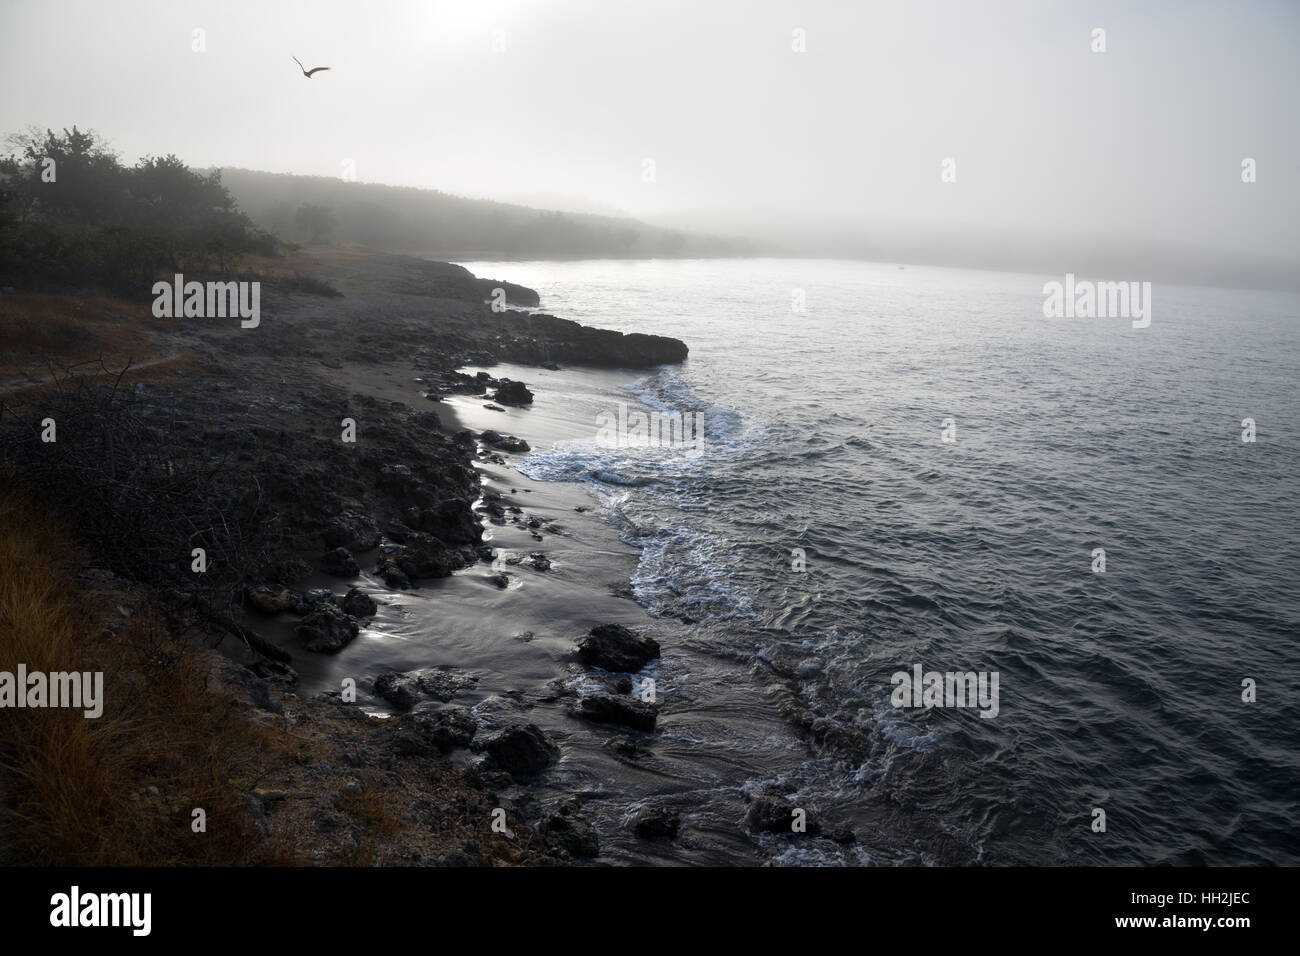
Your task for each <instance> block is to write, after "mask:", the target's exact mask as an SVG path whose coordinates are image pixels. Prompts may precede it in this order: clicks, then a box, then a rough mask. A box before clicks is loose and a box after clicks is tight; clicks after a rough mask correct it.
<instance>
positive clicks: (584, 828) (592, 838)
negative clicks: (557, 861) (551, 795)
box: [537, 802, 600, 857]
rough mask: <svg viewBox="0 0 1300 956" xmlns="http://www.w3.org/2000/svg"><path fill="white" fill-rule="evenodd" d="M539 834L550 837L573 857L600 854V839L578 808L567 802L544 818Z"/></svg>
mask: <svg viewBox="0 0 1300 956" xmlns="http://www.w3.org/2000/svg"><path fill="white" fill-rule="evenodd" d="M537 832H539V833H541V834H544V835H545V836H549V837H550V838H551V839H553V840H554V841H555V842H556V843H558V844H559V845H560V846H561V847H562V848H563V849H564V850H565V851H566V852H567V853H569V854H570V855H571V856H585V857H592V856H598V855H599V854H600V838H599V837H598V836H597V835H596V828H595V827H593V826H592V825H591V824H590V823H589V822H588V821H587V820H586V819H585V818H584V817H583V816H582V815H581V814H579V812H578V810H577V808H576V807H574V806H573V805H572V804H570V803H568V802H566V803H563V804H561V805H560V806H559V807H557V808H556V809H554V810H551V811H550V812H548V813H547V814H546V815H545V816H543V817H542V819H541V822H540V823H539V824H538V825H537Z"/></svg>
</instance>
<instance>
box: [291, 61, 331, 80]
mask: <svg viewBox="0 0 1300 956" xmlns="http://www.w3.org/2000/svg"><path fill="white" fill-rule="evenodd" d="M293 62H295V63H297V64H298V69H300V70H302V75H303V76H305V77H307V79H309V80H310V79H311V75H312V74H313V73H319V72H320V71H321V70H328V69H329V67H328V66H314V67H312V68H311V69H310V70H309V69H307V68H306V67H305V66H303V65H302V60H300V59H298V58H297V57H296V56H295V57H294V58H293Z"/></svg>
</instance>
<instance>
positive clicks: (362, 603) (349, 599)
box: [343, 588, 379, 621]
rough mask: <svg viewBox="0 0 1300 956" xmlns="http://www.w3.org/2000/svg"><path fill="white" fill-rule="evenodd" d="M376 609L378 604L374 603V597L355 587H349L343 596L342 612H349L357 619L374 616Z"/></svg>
mask: <svg viewBox="0 0 1300 956" xmlns="http://www.w3.org/2000/svg"><path fill="white" fill-rule="evenodd" d="M378 610H379V605H377V604H376V603H375V599H374V598H372V597H371V596H370V595H369V594H366V593H365V592H364V591H360V590H358V589H357V588H350V589H349V590H348V593H347V594H345V595H344V596H343V613H344V614H351V615H352V616H353V617H355V618H356V619H357V620H358V621H360V620H362V619H363V618H367V617H374V616H375V613H376V612H377V611H378Z"/></svg>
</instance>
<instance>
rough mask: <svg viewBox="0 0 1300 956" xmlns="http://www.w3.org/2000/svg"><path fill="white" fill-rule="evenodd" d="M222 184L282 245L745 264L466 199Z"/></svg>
mask: <svg viewBox="0 0 1300 956" xmlns="http://www.w3.org/2000/svg"><path fill="white" fill-rule="evenodd" d="M221 182H222V184H223V185H224V186H225V187H226V189H228V190H229V191H230V194H231V195H232V196H233V197H234V198H235V201H236V202H237V203H238V205H239V208H240V209H241V210H242V211H243V212H245V213H246V214H247V215H248V216H249V217H250V218H251V219H252V220H253V221H254V222H255V223H257V224H258V225H259V226H261V227H262V228H264V229H266V230H267V231H268V232H271V233H273V234H275V235H277V236H280V237H282V238H286V239H299V240H307V239H318V240H319V239H323V240H328V241H345V242H359V243H363V244H365V245H367V246H370V247H371V248H375V249H384V250H388V251H391V252H406V253H412V254H417V255H426V256H438V257H442V258H449V259H458V258H459V259H469V258H507V259H508V258H515V257H518V258H559V259H563V258H647V257H683V258H686V257H695V256H743V255H749V254H751V253H752V249H751V247H750V244H749V243H748V242H747V241H746V240H743V239H729V238H724V237H719V236H708V235H701V234H696V233H688V232H683V231H681V230H677V229H671V228H664V227H660V226H651V225H647V224H646V223H643V222H639V221H637V220H635V219H624V218H616V217H611V216H597V215H591V214H588V213H571V212H556V211H549V210H542V209H533V208H530V207H528V206H519V205H512V204H510V203H499V202H492V201H491V200H486V199H466V198H463V197H461V196H453V195H450V194H448V193H443V192H438V191H436V190H430V189H415V188H411V187H405V186H386V185H383V184H379V183H355V182H346V181H344V180H342V179H335V178H330V177H325V176H297V175H293V174H289V173H266V172H259V171H257V170H250V169H236V168H223V169H221Z"/></svg>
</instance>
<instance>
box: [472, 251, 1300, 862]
mask: <svg viewBox="0 0 1300 956" xmlns="http://www.w3.org/2000/svg"><path fill="white" fill-rule="evenodd" d="M462 264H463V265H465V266H466V267H467V268H468V269H470V271H472V272H473V273H474V274H476V275H478V276H482V277H487V278H501V279H509V280H510V281H513V282H518V283H522V284H524V285H526V286H529V287H532V288H534V289H536V290H537V291H538V292H539V294H540V296H541V306H540V311H543V312H546V313H550V314H555V315H559V316H562V317H565V318H570V319H574V320H577V321H579V322H581V323H583V324H587V325H594V326H599V327H603V328H611V329H616V330H619V331H623V332H645V333H654V334H660V335H669V336H674V337H677V338H680V339H682V340H683V341H685V342H686V343H687V344H688V346H689V348H690V355H689V358H688V359H687V361H685V362H684V363H682V364H681V365H675V366H665V367H662V368H657V369H653V370H649V371H645V370H640V371H625V372H615V373H601V374H594V373H583V372H580V371H575V370H566V369H560V370H559V371H555V372H539V371H538V370H535V369H519V370H517V374H518V376H519V377H523V378H525V380H527V381H529V383H530V387H531V386H534V385H535V386H537V388H538V390H539V397H538V400H537V401H538V407H539V408H540V407H541V406H542V405H549V406H551V411H550V412H549V413H548V414H550V415H551V416H553V417H554V416H558V418H559V419H562V420H563V423H562V426H561V427H556V425H555V422H554V421H552V423H551V425H550V427H545V428H540V429H534V430H533V431H532V432H531V433H530V431H529V425H528V423H527V421H526V420H524V421H516V422H514V423H512V424H511V427H512V428H515V429H516V431H517V433H518V434H522V435H525V436H527V437H528V438H529V440H530V441H533V442H534V448H533V451H532V452H531V453H530V454H528V455H526V456H522V457H518V458H517V459H516V460H515V461H513V462H512V464H511V467H513V468H514V469H515V470H516V471H517V472H518V473H519V474H520V475H522V476H525V477H526V478H527V479H530V480H531V481H533V482H541V483H548V484H549V483H563V484H566V485H569V486H572V487H573V488H581V489H582V491H583V493H584V494H585V495H587V496H588V498H589V499H590V504H591V508H592V510H591V513H590V516H591V517H593V518H598V519H599V520H601V521H603V522H606V523H607V524H608V526H609V527H610V528H611V529H612V530H613V531H614V532H615V533H616V534H617V537H618V539H619V541H620V542H621V544H622V545H623V546H625V547H626V548H627V549H628V550H629V551H630V552H631V553H632V554H633V555H634V558H633V560H631V561H629V562H628V565H627V566H628V567H629V568H630V573H629V575H628V579H629V582H630V595H631V596H632V597H633V598H634V599H635V602H636V603H637V604H639V605H640V606H641V608H643V609H644V611H645V612H646V613H647V614H648V616H649V617H650V618H651V619H653V620H654V621H656V622H659V626H660V629H661V633H662V634H663V635H664V637H663V638H662V639H661V643H663V644H664V646H665V653H664V656H663V659H662V660H661V661H659V662H657V663H656V664H655V665H652V667H651V669H650V670H649V671H648V672H647V673H651V674H653V676H654V678H655V680H656V693H657V702H658V704H659V706H660V708H661V711H662V714H663V716H662V718H661V728H660V735H661V736H662V737H663V738H664V739H665V741H666V742H663V743H661V744H660V747H661V749H662V750H663V751H664V752H663V753H661V754H659V755H657V756H655V757H652V758H651V762H653V761H655V760H658V761H659V762H660V766H659V767H658V768H657V769H655V770H652V771H650V772H649V773H647V772H646V770H645V766H644V761H643V764H642V765H641V766H640V767H639V768H638V770H637V773H636V774H635V775H633V776H634V777H638V778H648V779H627V780H624V781H622V783H623V786H622V787H621V788H620V782H619V781H618V780H617V779H616V778H617V777H618V774H617V772H616V773H615V774H614V778H611V779H605V778H601V777H600V776H599V774H598V773H597V774H593V775H592V776H590V777H588V778H584V779H583V780H582V781H581V783H580V785H579V786H578V787H577V789H579V790H583V791H584V792H586V794H587V797H588V799H590V800H594V801H595V802H597V803H599V802H600V799H601V798H602V797H603V796H608V795H610V794H617V796H616V797H615V798H614V800H615V802H616V803H618V804H619V811H618V812H613V813H610V814H608V815H607V816H608V818H609V819H608V820H607V821H606V822H607V823H608V824H609V829H610V830H611V831H618V829H619V827H618V825H619V823H620V822H623V823H626V820H627V816H628V812H627V811H628V808H629V806H636V805H640V804H639V803H638V801H641V803H644V802H647V800H648V802H655V801H654V800H653V799H649V798H651V797H655V798H658V801H659V802H665V801H667V802H668V803H670V804H671V805H673V806H675V807H678V808H680V809H681V810H682V812H683V813H685V814H686V817H687V819H688V820H693V821H694V822H695V824H696V832H697V834H699V837H698V839H697V840H696V841H695V842H693V843H692V841H690V840H687V841H686V842H687V847H686V848H682V847H676V848H674V847H668V848H663V849H659V850H656V851H654V852H648V851H646V850H645V849H644V847H642V846H641V845H640V844H642V843H644V841H639V842H638V841H636V840H629V839H623V840H622V844H621V849H620V848H615V855H616V856H618V855H620V854H621V857H622V858H623V859H624V860H626V861H627V862H645V861H647V860H653V861H658V862H674V861H695V862H714V863H737V862H743V863H767V864H809V863H818V864H845V865H872V864H876V865H891V864H904V865H916V864H920V865H967V864H977V865H1113V864H1115V865H1124V864H1143V865H1149V864H1170V865H1196V866H1199V865H1218V864H1290V865H1295V864H1297V863H1300V830H1298V828H1297V823H1300V814H1298V812H1297V802H1296V801H1297V797H1298V796H1300V750H1298V748H1297V743H1300V650H1298V649H1297V639H1298V638H1300V506H1298V505H1297V490H1298V486H1297V480H1296V479H1297V474H1298V473H1300V401H1298V399H1297V384H1298V383H1300V296H1296V295H1294V294H1289V293H1282V292H1272V291H1254V290H1243V289H1222V288H1208V287H1190V286H1176V285H1165V284H1161V283H1158V282H1157V283H1153V287H1152V290H1151V298H1150V303H1149V306H1150V311H1149V314H1148V316H1147V320H1149V324H1146V321H1147V320H1144V321H1141V322H1139V321H1134V320H1131V319H1130V318H1129V317H1128V316H1117V317H1110V318H1106V317H1093V318H1079V317H1076V318H1057V317H1049V316H1048V315H1047V314H1045V313H1046V312H1050V311H1051V310H1050V309H1048V310H1045V309H1044V304H1045V301H1046V300H1047V295H1046V293H1045V291H1044V288H1045V283H1049V282H1052V281H1057V282H1064V280H1065V277H1064V276H1043V275H1030V274H1019V273H999V272H984V271H975V270H961V269H948V268H938V267H931V266H914V265H898V264H883V263H866V262H851V261H824V260H803V259H798V260H786V259H760V260H678V261H670V260H645V261H610V260H591V261H564V262H537V261H528V262H514V261H512V262H465V263H462ZM1080 278H1083V277H1080ZM1103 278H1104V277H1103ZM493 374H504V373H503V371H502V370H501V369H500V368H498V369H496V370H495V371H494V372H493ZM480 404H481V403H480ZM620 410H621V413H622V415H623V417H624V421H627V420H628V417H629V416H631V420H632V422H633V423H634V425H635V423H637V422H646V423H654V422H656V421H658V422H661V423H675V422H676V418H675V416H677V415H681V416H683V417H682V419H681V420H682V421H684V422H685V423H686V428H685V429H682V430H679V431H678V432H673V431H671V429H669V428H667V427H665V428H664V429H663V430H662V434H658V433H655V432H654V431H653V430H651V429H648V428H643V429H637V428H635V427H634V428H633V429H632V430H631V433H629V434H619V435H617V436H616V437H615V439H614V440H611V431H610V427H609V426H610V423H611V422H613V421H615V420H616V418H617V416H618V415H619V414H620ZM638 413H639V414H640V415H641V416H644V417H643V418H637V417H636V416H637V414H638ZM492 420H493V419H492V418H491V414H490V413H487V415H486V417H485V416H484V415H483V414H482V413H480V416H479V420H478V421H477V422H476V425H477V426H478V427H486V426H485V425H484V424H483V423H484V422H486V421H492ZM516 426H517V427H516ZM497 427H501V426H500V425H498V426H497ZM692 429H695V430H692ZM506 430H509V428H507V429H506ZM615 430H617V429H615ZM625 431H626V429H625ZM539 433H540V436H541V438H542V439H543V440H542V441H540V442H538V441H536V440H534V439H535V436H536V435H537V434H539ZM657 434H658V437H656V435H657ZM674 437H676V438H679V439H684V438H691V439H698V440H692V441H685V440H674ZM520 480H522V479H520ZM506 483H509V478H508V477H507V478H506ZM584 517H586V515H584ZM561 563H562V562H561ZM557 570H559V571H560V572H561V573H562V571H563V569H562V568H559V569H557ZM931 674H934V675H937V676H936V677H935V678H934V681H932V682H930V683H928V684H927V683H925V680H927V679H928V678H927V677H926V676H925V675H931ZM949 674H953V675H957V678H956V681H955V683H954V682H949V683H939V682H942V681H944V680H945V677H946V675H949ZM903 675H906V676H907V678H908V681H904V680H902V679H901V678H902V676H903ZM967 675H970V678H971V679H972V680H975V681H981V682H982V683H980V684H979V687H980V688H981V689H982V690H984V691H985V692H986V693H985V696H984V698H982V703H981V698H979V697H978V695H977V694H976V693H974V687H975V686H976V685H975V684H974V683H969V682H967ZM918 678H920V679H918ZM579 679H580V680H581V678H579ZM994 679H995V680H996V684H994V683H992V680H994ZM911 680H915V681H916V683H917V685H918V687H917V688H916V690H915V694H913V692H912V691H911V690H910V689H909V687H910V684H909V681H911ZM950 684H951V686H950ZM922 685H924V686H928V687H930V688H932V689H934V688H938V690H936V691H935V692H934V694H933V695H932V696H931V697H929V698H924V696H923V693H922ZM965 690H969V691H971V692H970V693H968V694H964V693H963V691H965ZM994 690H995V692H996V701H995V703H994V702H993V701H992V700H990V695H989V694H988V693H987V692H989V691H994ZM927 704H928V706H927ZM629 763H630V762H629ZM773 791H775V792H779V793H781V794H783V795H784V797H785V798H786V799H787V801H788V803H789V804H790V805H791V806H795V807H799V808H809V812H812V813H815V814H816V815H817V819H819V820H824V821H826V823H827V828H826V829H829V825H830V824H845V825H849V826H851V827H852V828H853V829H854V831H855V832H856V834H857V840H856V842H854V843H852V844H847V845H846V844H844V843H838V842H836V841H834V840H832V839H829V838H828V837H826V836H825V835H824V834H823V835H820V836H810V835H806V834H805V835H799V834H794V833H791V834H784V833H774V834H768V833H757V834H756V833H750V832H745V833H744V835H743V837H744V838H743V839H734V838H733V835H732V834H731V833H730V830H731V829H739V830H742V831H744V830H745V829H746V828H745V826H744V823H743V813H744V809H745V806H746V800H748V799H752V798H753V796H754V795H755V794H758V793H762V792H773ZM620 801H621V802H620ZM738 816H740V817H741V818H742V822H740V823H737V817H738ZM620 818H621V821H620Z"/></svg>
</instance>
